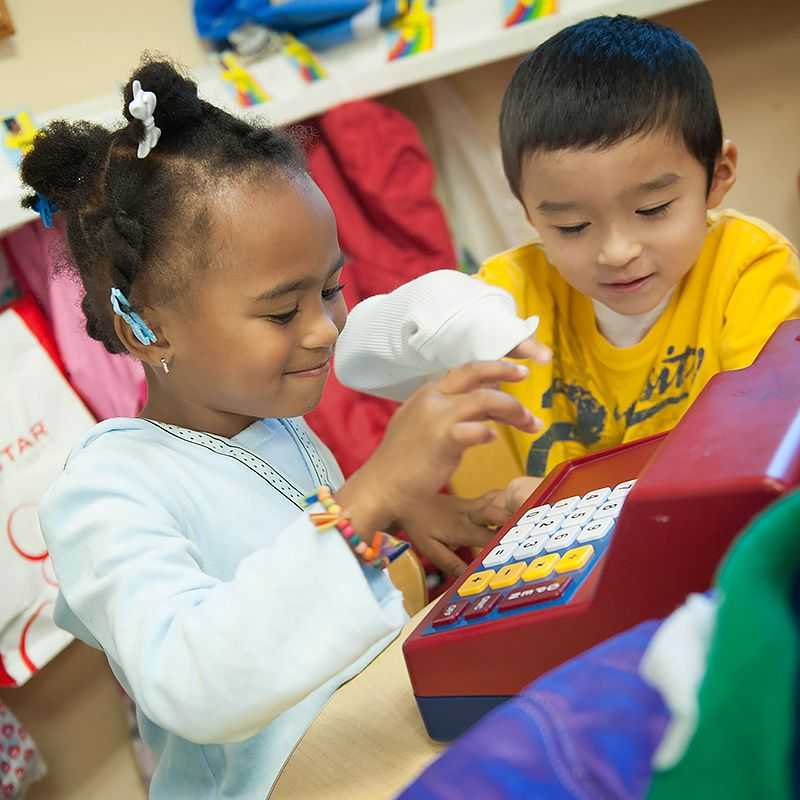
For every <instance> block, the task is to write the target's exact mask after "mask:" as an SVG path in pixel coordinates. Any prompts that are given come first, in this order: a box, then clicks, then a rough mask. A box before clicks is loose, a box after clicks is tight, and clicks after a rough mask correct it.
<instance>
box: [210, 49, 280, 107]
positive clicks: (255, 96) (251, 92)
mask: <svg viewBox="0 0 800 800" xmlns="http://www.w3.org/2000/svg"><path fill="white" fill-rule="evenodd" d="M220 61H221V62H222V65H223V67H225V69H224V70H223V72H222V78H223V80H225V81H227V82H228V83H230V84H231V86H232V87H233V88H234V89H235V91H236V100H237V102H238V103H239V105H241V106H244V107H245V108H249V107H250V106H256V105H258V104H259V103H266V102H267V100H269V99H270V95H269V94H268V93H267V92H266V91H265V90H264V88H263V87H262V86H261V84H260V83H259V82H258V81H257V80H256V79H255V78H254V77H253V76H252V75H251V74H250V73H249V72H248V71H247V70H246V69H245V68H244V67H243V66H242V65H241V63H240V62H239V59H238V58H236V56H235V55H234V54H233V53H231V52H230V51H227V52H224V53H222V54H221V55H220Z"/></svg>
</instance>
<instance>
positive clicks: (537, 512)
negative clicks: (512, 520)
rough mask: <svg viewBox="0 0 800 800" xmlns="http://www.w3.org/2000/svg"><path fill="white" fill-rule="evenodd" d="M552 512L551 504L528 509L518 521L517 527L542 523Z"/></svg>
mask: <svg viewBox="0 0 800 800" xmlns="http://www.w3.org/2000/svg"><path fill="white" fill-rule="evenodd" d="M549 512H550V504H549V503H545V505H543V506H536V508H530V509H528V510H527V511H526V512H525V513H524V514H523V515H522V516H521V517H520V518H519V519H518V520H517V525H527V524H529V523H532V522H541V521H542V520H543V519H544V518H545V517H546V516H547V514H548V513H549Z"/></svg>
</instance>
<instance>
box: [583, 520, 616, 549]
mask: <svg viewBox="0 0 800 800" xmlns="http://www.w3.org/2000/svg"><path fill="white" fill-rule="evenodd" d="M613 527H614V520H613V519H611V518H610V517H609V518H608V519H595V520H592V521H591V522H590V523H589V524H588V525H584V526H583V529H582V530H581V532H580V533H579V534H578V541H579V542H581V543H583V542H593V541H595V540H596V539H602V538H603V537H604V536H607V535H608V532H609V531H610V530H611V529H612V528H613Z"/></svg>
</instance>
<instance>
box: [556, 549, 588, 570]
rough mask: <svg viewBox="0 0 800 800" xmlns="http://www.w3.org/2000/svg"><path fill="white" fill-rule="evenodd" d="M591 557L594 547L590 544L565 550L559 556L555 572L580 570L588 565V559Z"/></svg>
mask: <svg viewBox="0 0 800 800" xmlns="http://www.w3.org/2000/svg"><path fill="white" fill-rule="evenodd" d="M593 555H594V547H592V545H590V544H585V545H583V547H575V548H574V549H572V550H567V552H566V553H564V555H563V556H561V561H559V562H558V564H556V572H572V571H573V570H576V569H582V568H583V567H585V566H586V565H587V564H588V563H589V559H590V558H591V557H592V556H593Z"/></svg>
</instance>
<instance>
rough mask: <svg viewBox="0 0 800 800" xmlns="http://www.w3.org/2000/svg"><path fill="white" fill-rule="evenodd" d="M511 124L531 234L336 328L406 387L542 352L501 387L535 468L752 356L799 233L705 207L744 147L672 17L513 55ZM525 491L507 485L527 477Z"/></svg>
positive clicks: (527, 460)
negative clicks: (517, 60)
mask: <svg viewBox="0 0 800 800" xmlns="http://www.w3.org/2000/svg"><path fill="white" fill-rule="evenodd" d="M500 139H501V145H502V153H503V163H504V168H505V173H506V177H507V179H508V182H509V185H510V187H511V190H512V191H513V193H514V194H515V195H516V197H517V198H518V199H519V200H520V202H521V203H522V205H523V206H524V208H525V211H526V214H527V217H528V219H529V220H530V222H531V224H532V225H533V226H534V228H535V229H536V231H537V232H538V235H539V238H538V239H537V241H535V242H534V243H532V244H528V245H525V246H522V247H518V248H516V249H514V250H510V251H508V252H506V253H502V254H500V255H498V256H495V257H494V258H492V259H490V260H489V261H488V262H487V263H486V264H485V265H484V266H483V267H482V269H481V270H480V272H479V273H478V276H477V277H478V279H479V280H478V281H476V280H474V279H471V278H467V277H466V276H464V275H461V274H458V273H456V272H454V271H442V272H435V273H431V274H430V275H426V276H424V277H422V278H420V279H418V280H416V281H413V282H411V283H409V284H407V285H406V286H403V287H401V288H400V289H398V290H396V291H395V292H393V293H392V294H390V295H383V296H379V297H374V298H370V299H369V300H366V301H365V302H363V303H361V304H360V305H359V306H357V307H356V308H355V309H354V310H353V311H352V312H351V314H350V318H349V320H348V323H347V327H346V329H345V331H344V334H343V335H342V337H341V338H340V339H339V342H338V344H337V351H336V369H337V374H338V375H339V378H340V380H342V382H343V383H345V384H347V385H350V386H352V387H354V388H357V389H360V390H362V391H368V392H371V393H374V394H380V395H383V396H388V397H393V398H395V399H402V398H403V397H404V396H406V395H407V394H408V393H409V392H410V391H411V390H412V389H413V388H415V387H416V386H417V385H419V383H421V382H424V381H426V380H429V379H431V378H432V377H433V376H435V375H437V374H438V373H440V372H441V371H443V370H446V369H448V368H452V367H454V366H456V365H457V364H461V363H465V362H466V361H469V360H471V359H474V358H485V359H490V358H496V357H499V356H504V355H510V356H512V357H525V358H532V359H534V360H535V361H538V362H539V363H538V364H537V365H536V366H535V367H534V368H533V369H531V371H530V374H529V376H528V378H527V379H526V380H524V381H522V382H520V383H519V384H515V385H513V386H510V385H509V386H508V387H507V390H508V392H509V393H511V394H513V395H514V396H516V397H517V398H519V399H521V400H523V402H524V403H525V404H526V405H527V406H528V407H529V408H530V409H531V410H532V411H533V412H534V413H535V414H536V415H538V416H539V417H540V418H541V426H540V428H539V430H538V431H537V432H536V433H534V434H526V433H522V432H520V431H516V430H511V429H503V431H502V433H503V436H504V437H506V438H507V440H508V442H509V443H510V445H511V446H512V449H513V451H514V453H515V454H516V458H517V461H518V466H519V471H520V474H521V475H523V474H527V475H529V476H535V477H537V478H539V477H541V476H543V475H545V474H546V472H547V471H549V470H550V469H552V468H553V467H554V466H555V465H557V464H559V463H560V462H562V461H564V460H566V459H572V458H575V457H577V456H581V455H584V454H586V453H588V452H592V451H595V450H599V449H601V448H606V447H610V446H613V445H617V444H620V443H621V442H626V441H629V440H632V439H638V438H641V437H644V436H647V435H650V434H653V433H657V432H659V431H665V430H668V429H670V428H672V427H673V426H674V425H675V423H676V422H677V421H678V420H679V419H680V418H681V416H682V415H683V414H684V413H685V411H686V409H687V408H688V407H689V405H690V404H691V403H692V402H693V401H694V399H695V398H696V397H697V395H698V394H699V392H700V390H701V389H702V388H703V386H704V385H705V384H706V383H707V381H708V380H709V378H711V376H712V375H714V374H716V373H717V372H720V371H722V370H730V369H739V368H741V367H745V366H747V365H749V364H750V363H751V362H752V361H753V359H754V358H755V356H756V355H757V354H758V352H759V351H760V349H761V348H762V346H763V345H764V343H765V342H766V341H767V339H768V338H769V337H770V335H771V334H772V333H773V331H774V330H775V328H776V327H777V326H778V325H779V324H780V323H781V322H782V321H784V320H785V319H787V318H790V317H792V316H795V315H797V313H798V309H799V308H800V268H799V267H798V258H797V252H796V251H795V249H794V248H793V247H792V245H791V244H790V243H789V242H788V241H787V240H786V239H785V238H784V237H782V236H781V235H780V234H779V233H778V232H776V231H775V230H773V229H772V228H771V227H769V226H768V225H766V224H764V223H763V222H760V221H759V220H756V219H752V218H748V217H745V216H743V215H741V214H737V213H735V212H732V211H723V212H713V211H712V209H714V208H716V207H717V206H718V205H719V204H720V203H721V201H722V200H723V198H724V197H725V195H726V194H727V192H728V190H729V189H730V188H731V187H732V186H733V183H734V180H735V177H736V160H737V153H736V148H735V147H734V145H733V144H732V143H731V142H729V141H723V137H722V126H721V123H720V117H719V112H718V110H717V105H716V100H715V98H714V91H713V86H712V82H711V77H710V76H709V74H708V71H707V69H706V67H705V65H704V64H703V61H702V59H701V58H700V55H699V54H698V52H697V51H696V50H695V48H694V47H693V46H692V44H690V43H689V42H688V41H686V40H685V39H684V38H683V37H681V36H680V35H679V34H678V33H676V32H674V31H672V30H670V29H668V28H665V27H663V26H660V25H657V24H655V23H653V22H649V21H646V20H639V19H634V18H631V17H625V16H618V17H614V18H610V17H599V18H595V19H590V20H586V21H584V22H580V23H578V24H576V25H573V26H571V27H569V28H566V29H565V30H562V31H561V32H559V33H557V34H556V35H555V36H553V37H552V38H551V39H549V40H548V41H547V42H545V43H544V44H542V45H541V46H540V47H538V48H537V49H536V50H535V51H534V52H533V53H531V54H530V55H529V56H528V57H527V58H526V59H525V60H524V61H523V62H522V63H521V64H520V66H519V68H518V69H517V71H516V73H515V75H514V77H513V78H512V80H511V83H510V85H509V87H508V89H507V91H506V93H505V97H504V100H503V106H502V111H501V117H500ZM534 330H535V333H536V340H534V339H533V338H532V335H531V334H532V332H533V331H534ZM549 351H552V359H549ZM489 435H490V434H488V433H487V438H488V436H489ZM518 489H519V494H517V495H516V496H514V497H513V498H511V502H518V501H521V500H523V499H524V498H525V496H526V495H527V493H528V492H529V491H530V489H531V482H523V484H522V486H521V487H519V486H518Z"/></svg>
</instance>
